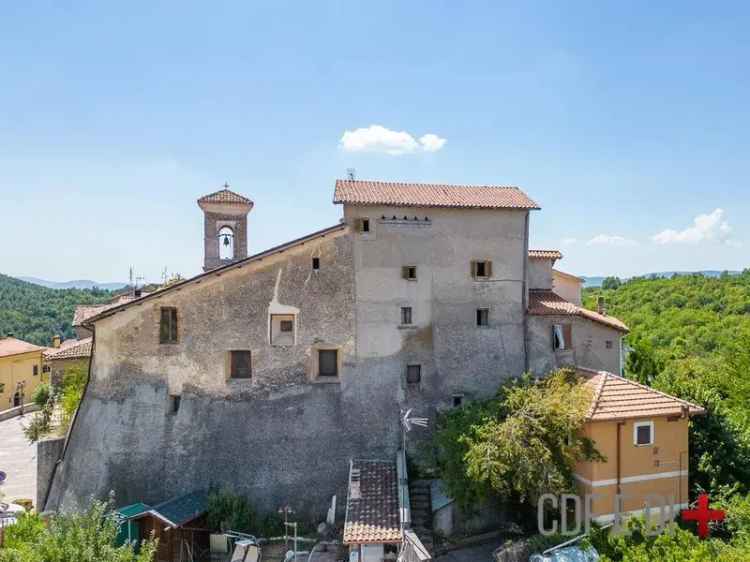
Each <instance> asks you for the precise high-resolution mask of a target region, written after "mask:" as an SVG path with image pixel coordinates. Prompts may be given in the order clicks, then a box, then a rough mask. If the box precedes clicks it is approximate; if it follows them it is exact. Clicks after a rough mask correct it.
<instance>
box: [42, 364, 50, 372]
mask: <svg viewBox="0 0 750 562" xmlns="http://www.w3.org/2000/svg"><path fill="white" fill-rule="evenodd" d="M50 371H51V369H50V367H49V365H45V366H44V367H42V373H49V372H50Z"/></svg>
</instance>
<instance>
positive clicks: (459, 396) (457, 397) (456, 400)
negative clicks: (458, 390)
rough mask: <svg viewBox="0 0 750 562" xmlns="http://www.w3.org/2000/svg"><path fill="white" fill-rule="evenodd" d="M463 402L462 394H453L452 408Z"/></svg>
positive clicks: (459, 405)
mask: <svg viewBox="0 0 750 562" xmlns="http://www.w3.org/2000/svg"><path fill="white" fill-rule="evenodd" d="M463 403H464V396H463V394H454V395H453V407H454V408H460V407H461V405H462V404H463Z"/></svg>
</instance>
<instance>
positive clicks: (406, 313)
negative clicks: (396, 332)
mask: <svg viewBox="0 0 750 562" xmlns="http://www.w3.org/2000/svg"><path fill="white" fill-rule="evenodd" d="M411 321H412V317H411V307H410V306H402V307H401V325H403V326H408V325H411Z"/></svg>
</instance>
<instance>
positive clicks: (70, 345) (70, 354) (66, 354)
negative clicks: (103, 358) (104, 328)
mask: <svg viewBox="0 0 750 562" xmlns="http://www.w3.org/2000/svg"><path fill="white" fill-rule="evenodd" d="M86 357H91V338H90V337H89V338H83V339H82V340H65V341H64V342H62V344H60V347H58V348H50V349H48V350H47V351H45V353H44V358H45V359H46V360H47V361H57V360H60V359H85V358H86Z"/></svg>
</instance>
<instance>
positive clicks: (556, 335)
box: [552, 323, 573, 351]
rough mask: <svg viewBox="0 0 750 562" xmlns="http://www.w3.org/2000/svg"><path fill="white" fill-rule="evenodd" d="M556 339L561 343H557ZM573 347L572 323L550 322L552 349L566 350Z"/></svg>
mask: <svg viewBox="0 0 750 562" xmlns="http://www.w3.org/2000/svg"><path fill="white" fill-rule="evenodd" d="M558 339H559V340H560V342H561V345H558ZM571 349H573V325H572V324H570V323H565V324H561V323H554V324H552V350H553V351H567V350H571Z"/></svg>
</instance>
